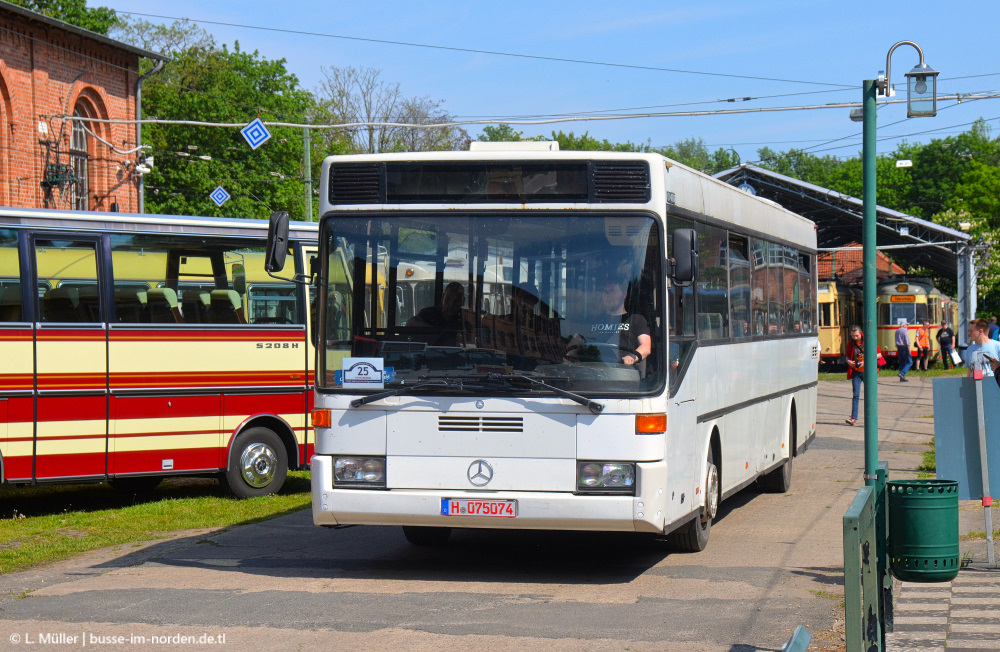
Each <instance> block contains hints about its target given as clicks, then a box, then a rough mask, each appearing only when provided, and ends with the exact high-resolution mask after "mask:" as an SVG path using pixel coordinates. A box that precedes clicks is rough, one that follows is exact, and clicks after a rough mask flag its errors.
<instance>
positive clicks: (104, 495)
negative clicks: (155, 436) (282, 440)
mask: <svg viewBox="0 0 1000 652" xmlns="http://www.w3.org/2000/svg"><path fill="white" fill-rule="evenodd" d="M288 475H289V477H288V480H287V481H286V482H285V486H284V487H283V488H282V490H281V493H279V494H277V495H274V496H263V497H260V498H250V499H246V500H237V499H235V498H232V497H229V496H227V495H225V494H224V493H223V492H222V490H221V489H220V488H219V486H218V483H217V482H216V481H214V480H210V479H188V478H173V479H170V480H167V481H165V482H164V483H163V484H162V485H161V487H160V488H158V489H157V490H155V491H153V492H151V493H149V494H148V495H141V496H140V495H134V494H133V495H129V494H123V493H120V492H117V491H115V490H114V489H112V488H110V487H108V486H107V485H103V484H102V485H60V486H37V487H23V488H18V487H9V486H5V487H3V488H2V489H0V574H4V573H11V572H16V571H19V570H24V569H26V568H31V567H33V566H38V565H42V564H48V563H52V562H55V561H59V560H62V559H67V558H69V557H72V556H73V555H78V554H80V553H83V552H89V551H91V550H97V549H99V548H105V547H108V546H120V545H125V544H130V543H140V542H145V541H151V540H155V539H162V538H166V537H167V536H169V534H170V533H172V532H177V531H179V530H192V529H201V528H220V527H228V526H231V525H238V524H243V523H256V522H260V521H265V520H268V519H271V518H275V517H277V516H281V515H283V514H288V513H291V512H295V511H298V510H300V509H303V508H305V507H307V506H308V505H309V502H310V494H309V472H308V471H292V472H289V474H288Z"/></svg>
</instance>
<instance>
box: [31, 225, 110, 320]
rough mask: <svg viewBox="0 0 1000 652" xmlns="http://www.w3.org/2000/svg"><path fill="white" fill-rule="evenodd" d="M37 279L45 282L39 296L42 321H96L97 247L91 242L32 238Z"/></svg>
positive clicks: (98, 302)
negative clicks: (44, 286) (45, 286)
mask: <svg viewBox="0 0 1000 652" xmlns="http://www.w3.org/2000/svg"><path fill="white" fill-rule="evenodd" d="M35 260H36V265H37V269H38V281H39V283H40V284H43V283H44V284H46V285H47V288H48V289H46V291H45V294H43V295H42V297H41V300H40V302H39V303H40V309H39V314H40V316H41V321H43V322H63V323H98V322H100V321H101V311H100V300H99V291H98V287H97V249H96V244H95V243H94V242H87V241H74V240H49V239H41V238H39V239H37V240H35Z"/></svg>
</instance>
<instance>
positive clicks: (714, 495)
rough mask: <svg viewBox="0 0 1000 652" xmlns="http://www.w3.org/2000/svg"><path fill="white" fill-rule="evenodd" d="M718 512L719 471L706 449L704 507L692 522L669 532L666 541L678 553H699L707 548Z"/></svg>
mask: <svg viewBox="0 0 1000 652" xmlns="http://www.w3.org/2000/svg"><path fill="white" fill-rule="evenodd" d="M718 510H719V469H718V467H716V466H715V459H714V456H713V455H712V449H711V447H710V448H709V449H708V471H707V473H706V474H705V507H704V508H703V509H702V512H701V514H699V515H698V516H697V517H696V518H695V519H694V520H693V521H691V522H690V523H688V524H687V525H682V526H681V528H680V529H678V530H675V531H674V532H671V533H670V535H669V537H668V539H667V541H668V543H669V544H670V546H671V547H672V548H674V549H675V550H677V551H680V552H701V551H702V550H704V549H705V548H707V547H708V535H709V534H710V533H711V532H712V520H713V519H715V514H716V513H717V512H718Z"/></svg>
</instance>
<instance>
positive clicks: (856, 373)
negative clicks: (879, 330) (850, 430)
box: [845, 325, 885, 426]
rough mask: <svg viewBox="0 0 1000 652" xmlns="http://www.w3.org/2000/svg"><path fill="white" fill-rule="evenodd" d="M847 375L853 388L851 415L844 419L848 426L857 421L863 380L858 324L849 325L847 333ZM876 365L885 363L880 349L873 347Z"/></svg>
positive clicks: (862, 340)
mask: <svg viewBox="0 0 1000 652" xmlns="http://www.w3.org/2000/svg"><path fill="white" fill-rule="evenodd" d="M847 335H848V337H847V377H848V378H849V379H850V381H851V384H852V387H853V389H854V398H853V399H852V401H851V416H849V417H848V418H847V419H845V421H847V424H848V425H850V426H853V425H854V424H855V423H857V422H858V403H859V402H860V401H861V386H862V384H864V382H865V374H864V371H865V335H864V333H863V332H862V331H861V327H860V326H858V325H854V326H851V328H850V329H849V330H848V333H847ZM875 356H876V364H877V366H882V365H883V364H885V359H884V358H883V357H882V351H881V350H880V349H879V348H878V346H876V347H875Z"/></svg>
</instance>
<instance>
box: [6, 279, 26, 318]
mask: <svg viewBox="0 0 1000 652" xmlns="http://www.w3.org/2000/svg"><path fill="white" fill-rule="evenodd" d="M23 319H24V313H23V312H22V310H21V284H20V283H12V284H10V285H5V286H3V287H2V288H0V322H12V321H22V320H23Z"/></svg>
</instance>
